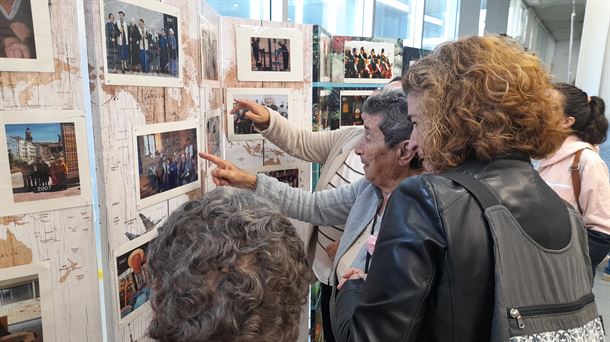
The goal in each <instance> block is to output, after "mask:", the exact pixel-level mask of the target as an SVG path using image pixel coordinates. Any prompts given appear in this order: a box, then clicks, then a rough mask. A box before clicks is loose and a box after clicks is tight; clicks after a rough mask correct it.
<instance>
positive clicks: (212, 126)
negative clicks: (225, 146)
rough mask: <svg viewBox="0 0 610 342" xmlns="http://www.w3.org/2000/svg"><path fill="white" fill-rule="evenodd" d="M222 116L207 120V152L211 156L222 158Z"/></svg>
mask: <svg viewBox="0 0 610 342" xmlns="http://www.w3.org/2000/svg"><path fill="white" fill-rule="evenodd" d="M220 123H221V121H220V115H215V116H212V117H210V118H207V119H206V120H205V135H206V139H205V140H206V148H207V149H206V151H207V153H209V154H213V155H215V156H220V154H221V149H220V133H221V127H220Z"/></svg>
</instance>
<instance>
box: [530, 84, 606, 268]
mask: <svg viewBox="0 0 610 342" xmlns="http://www.w3.org/2000/svg"><path fill="white" fill-rule="evenodd" d="M555 89H557V91H558V92H559V94H558V95H560V97H561V101H562V102H563V104H564V121H563V123H564V124H563V125H564V126H565V127H566V128H568V129H570V130H571V131H572V132H571V133H572V134H571V135H570V136H569V137H568V138H567V139H566V140H565V141H564V142H563V144H562V145H561V148H560V149H559V150H557V152H555V153H553V154H552V155H550V156H549V157H548V158H545V159H543V160H541V161H540V163H539V164H538V172H540V176H542V178H543V179H544V180H545V181H546V182H547V183H548V184H549V185H550V186H551V188H553V190H555V192H557V194H558V195H559V196H560V197H561V198H563V199H564V200H566V201H568V202H570V204H571V205H572V206H573V207H574V208H578V211H580V213H581V214H582V218H583V221H584V223H585V226H586V227H587V234H588V237H589V257H590V258H591V264H592V265H593V267H595V266H596V265H597V264H599V263H600V262H602V260H604V257H605V256H606V255H608V252H610V183H609V182H608V166H607V165H606V163H604V161H603V160H602V158H601V157H600V156H599V147H598V145H600V144H602V143H603V142H604V141H606V137H607V136H608V119H607V118H606V116H605V115H604V111H605V107H606V106H605V104H604V100H603V99H602V98H601V97H598V96H588V95H587V93H585V92H584V91H582V90H580V89H579V88H577V87H575V86H573V85H569V84H566V83H558V84H556V85H555Z"/></svg>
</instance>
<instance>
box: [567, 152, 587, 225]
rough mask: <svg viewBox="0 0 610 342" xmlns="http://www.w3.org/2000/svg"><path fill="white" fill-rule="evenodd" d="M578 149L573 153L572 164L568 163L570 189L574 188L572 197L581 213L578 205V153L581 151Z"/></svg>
mask: <svg viewBox="0 0 610 342" xmlns="http://www.w3.org/2000/svg"><path fill="white" fill-rule="evenodd" d="M583 150H584V148H583V149H581V150H578V151H576V153H574V158H573V159H572V165H570V175H571V177H572V189H574V197H575V198H576V205H578V211H579V212H580V213H581V214H582V208H581V207H580V201H579V200H578V199H579V198H580V155H581V154H582V151H583Z"/></svg>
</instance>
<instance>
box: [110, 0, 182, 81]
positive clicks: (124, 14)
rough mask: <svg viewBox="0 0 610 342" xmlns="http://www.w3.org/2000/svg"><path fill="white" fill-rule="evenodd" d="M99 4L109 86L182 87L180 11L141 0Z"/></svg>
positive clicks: (117, 0)
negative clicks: (102, 13)
mask: <svg viewBox="0 0 610 342" xmlns="http://www.w3.org/2000/svg"><path fill="white" fill-rule="evenodd" d="M100 1H101V3H102V5H103V6H102V8H103V10H104V15H103V18H102V27H103V30H102V32H103V37H104V40H103V41H104V45H103V49H104V56H105V59H104V65H105V69H104V70H105V76H106V78H105V81H106V83H107V84H112V85H140V86H159V87H161V86H166V87H171V86H179V85H180V77H181V75H180V59H181V58H182V56H181V39H180V33H181V32H179V28H180V25H179V14H178V13H179V9H178V8H175V7H171V6H168V5H165V4H162V3H159V2H156V3H155V2H151V1H142V0H129V1H128V0H100Z"/></svg>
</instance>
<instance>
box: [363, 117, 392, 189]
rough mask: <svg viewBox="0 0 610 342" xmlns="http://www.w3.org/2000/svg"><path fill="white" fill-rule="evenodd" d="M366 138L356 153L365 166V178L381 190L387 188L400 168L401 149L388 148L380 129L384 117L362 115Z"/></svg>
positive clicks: (364, 137)
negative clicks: (395, 171)
mask: <svg viewBox="0 0 610 342" xmlns="http://www.w3.org/2000/svg"><path fill="white" fill-rule="evenodd" d="M362 118H363V119H364V136H363V137H362V139H361V140H360V143H359V144H358V145H357V146H356V148H355V149H354V151H355V152H356V154H357V155H359V156H360V160H361V161H362V164H363V165H364V176H365V177H366V179H367V180H369V181H370V182H371V183H373V184H375V185H376V186H377V187H379V188H382V189H384V188H386V187H387V186H389V185H390V184H393V181H394V178H395V177H394V176H393V174H394V172H393V171H394V170H396V168H397V167H398V157H399V156H400V151H398V149H399V147H396V148H388V147H387V146H386V144H385V136H384V134H383V132H382V131H381V130H380V129H379V123H381V121H382V120H383V115H368V114H367V113H364V114H362Z"/></svg>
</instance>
